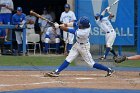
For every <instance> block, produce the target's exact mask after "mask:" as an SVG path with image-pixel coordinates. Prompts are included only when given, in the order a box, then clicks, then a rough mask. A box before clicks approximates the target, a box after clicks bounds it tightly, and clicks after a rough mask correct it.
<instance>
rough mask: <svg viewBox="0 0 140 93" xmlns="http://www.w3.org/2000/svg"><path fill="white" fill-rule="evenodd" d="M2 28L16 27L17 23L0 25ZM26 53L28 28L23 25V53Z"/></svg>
mask: <svg viewBox="0 0 140 93" xmlns="http://www.w3.org/2000/svg"><path fill="white" fill-rule="evenodd" d="M0 29H15V25H0ZM25 54H26V29H25V27H23V55H24V56H25Z"/></svg>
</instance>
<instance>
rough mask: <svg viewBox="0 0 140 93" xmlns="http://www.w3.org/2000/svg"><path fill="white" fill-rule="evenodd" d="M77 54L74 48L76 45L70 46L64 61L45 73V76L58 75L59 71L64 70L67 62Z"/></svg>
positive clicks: (67, 64)
mask: <svg viewBox="0 0 140 93" xmlns="http://www.w3.org/2000/svg"><path fill="white" fill-rule="evenodd" d="M78 55H79V52H78V50H77V48H76V45H75V46H73V47H72V49H71V50H70V53H69V55H68V56H67V57H66V59H65V60H64V62H63V63H62V64H61V65H60V66H59V67H58V68H57V69H56V70H55V71H53V72H50V73H48V74H46V75H45V76H50V77H58V76H59V73H60V72H61V71H62V70H64V69H65V68H67V67H68V66H69V64H70V63H71V62H72V61H73V60H74V59H75V58H76V57H77V56H78Z"/></svg>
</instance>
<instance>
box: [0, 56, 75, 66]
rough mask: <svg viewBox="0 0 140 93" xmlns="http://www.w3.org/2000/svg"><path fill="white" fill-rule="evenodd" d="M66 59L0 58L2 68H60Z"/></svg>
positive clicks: (43, 57)
mask: <svg viewBox="0 0 140 93" xmlns="http://www.w3.org/2000/svg"><path fill="white" fill-rule="evenodd" d="M64 59H65V56H0V66H31V65H32V64H33V65H35V66H58V65H60V64H61V63H62V62H63V61H64ZM71 65H72V66H74V65H75V64H74V63H72V64H71Z"/></svg>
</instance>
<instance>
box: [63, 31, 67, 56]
mask: <svg viewBox="0 0 140 93" xmlns="http://www.w3.org/2000/svg"><path fill="white" fill-rule="evenodd" d="M63 40H64V43H65V45H64V46H65V48H64V54H65V55H67V43H68V33H67V32H65V31H63Z"/></svg>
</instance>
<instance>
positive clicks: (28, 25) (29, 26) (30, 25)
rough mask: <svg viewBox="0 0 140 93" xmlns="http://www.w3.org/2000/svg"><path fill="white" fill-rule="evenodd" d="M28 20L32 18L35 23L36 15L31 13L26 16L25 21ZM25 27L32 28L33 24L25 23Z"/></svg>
mask: <svg viewBox="0 0 140 93" xmlns="http://www.w3.org/2000/svg"><path fill="white" fill-rule="evenodd" d="M30 20H32V21H33V22H34V23H35V21H36V17H35V16H31V15H28V16H26V21H27V22H28V21H30ZM27 28H34V24H27Z"/></svg>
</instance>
